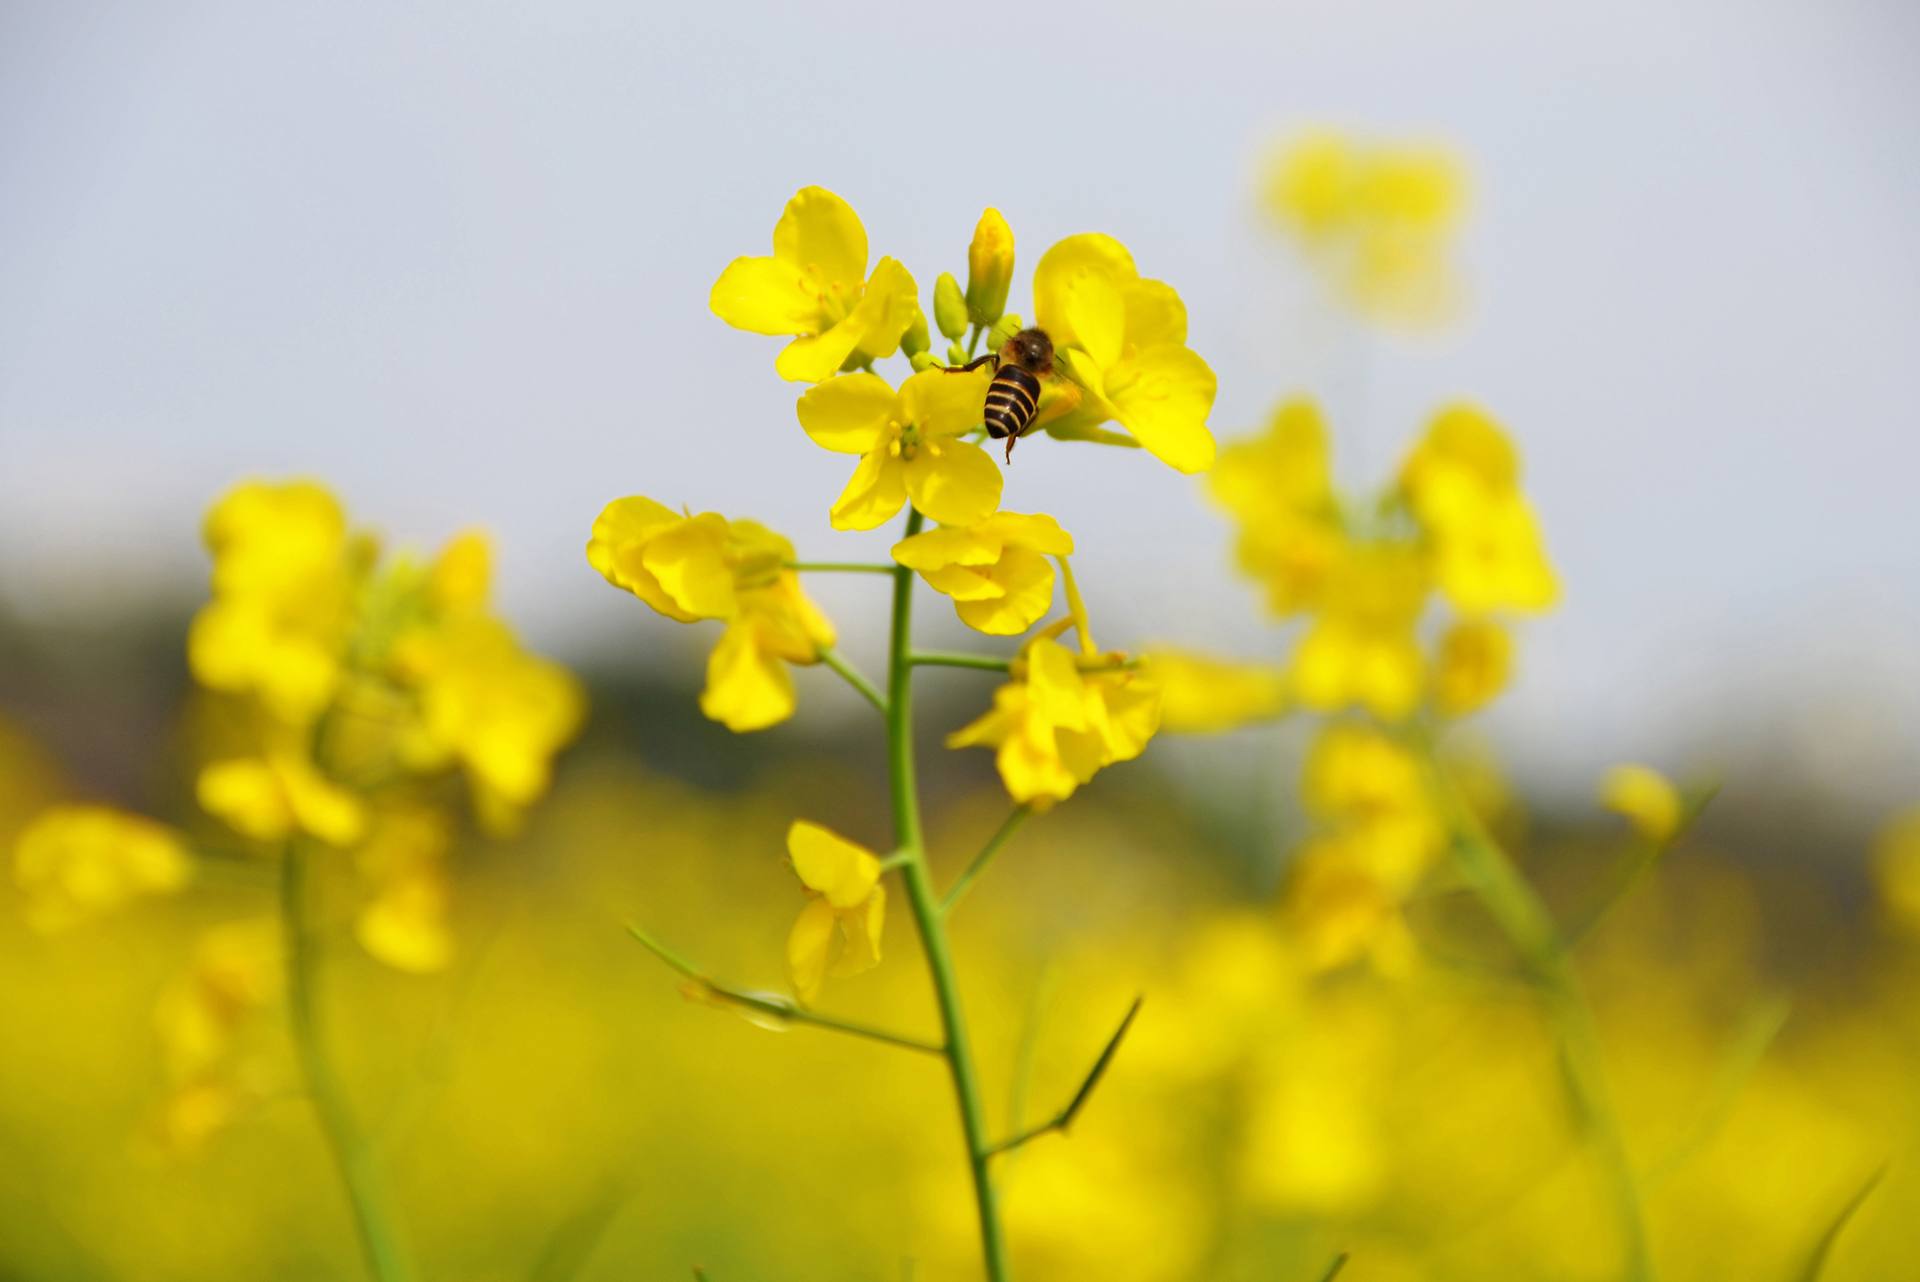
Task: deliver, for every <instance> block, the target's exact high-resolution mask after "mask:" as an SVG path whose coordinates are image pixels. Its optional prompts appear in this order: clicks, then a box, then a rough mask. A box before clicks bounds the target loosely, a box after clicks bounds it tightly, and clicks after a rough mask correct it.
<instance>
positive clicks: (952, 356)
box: [947, 340, 967, 365]
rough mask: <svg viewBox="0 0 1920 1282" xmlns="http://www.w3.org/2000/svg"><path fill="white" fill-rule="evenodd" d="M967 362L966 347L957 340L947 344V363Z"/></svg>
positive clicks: (959, 363) (962, 363)
mask: <svg viewBox="0 0 1920 1282" xmlns="http://www.w3.org/2000/svg"><path fill="white" fill-rule="evenodd" d="M966 363H967V349H966V347H965V346H964V345H962V344H961V343H960V342H959V341H957V340H956V341H954V342H952V343H949V344H947V364H949V365H965V364H966Z"/></svg>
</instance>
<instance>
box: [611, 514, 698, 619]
mask: <svg viewBox="0 0 1920 1282" xmlns="http://www.w3.org/2000/svg"><path fill="white" fill-rule="evenodd" d="M686 519H687V518H686V517H684V516H682V515H681V514H680V513H678V512H675V511H673V510H672V509H670V508H668V507H665V506H664V505H662V504H659V503H655V502H654V501H653V500H652V499H649V498H642V497H641V496H639V495H637V494H635V495H631V496H629V497H627V498H624V499H615V500H614V501H613V502H611V503H609V504H607V505H606V507H604V508H602V509H601V511H600V515H599V517H597V518H596V519H595V520H594V523H593V535H592V537H591V538H589V539H588V540H587V561H588V562H589V563H590V564H591V565H592V566H593V568H594V569H596V570H598V571H600V573H601V574H602V575H604V576H605V577H606V580H607V582H609V583H611V584H613V585H614V586H615V587H617V588H625V589H626V590H627V591H629V592H631V593H633V594H634V595H635V596H637V597H639V598H640V599H641V600H642V601H645V602H646V603H647V604H648V605H650V606H652V607H653V608H654V609H656V610H658V611H659V612H660V613H662V614H664V615H666V616H667V617H668V618H670V619H676V620H678V621H679V622H681V623H692V622H693V620H694V616H693V615H691V614H688V613H687V612H686V611H685V610H682V609H681V608H680V607H679V606H678V605H676V604H674V601H673V598H672V597H669V596H668V595H667V594H666V592H665V591H664V590H663V589H662V588H661V587H660V581H659V580H658V579H656V578H654V576H653V571H651V570H649V569H647V567H646V562H645V559H644V552H645V549H646V544H647V540H649V539H651V538H652V537H653V536H654V535H655V534H657V533H659V532H660V531H662V530H665V529H667V528H668V527H670V526H673V525H676V524H678V523H679V522H681V521H684V520H686Z"/></svg>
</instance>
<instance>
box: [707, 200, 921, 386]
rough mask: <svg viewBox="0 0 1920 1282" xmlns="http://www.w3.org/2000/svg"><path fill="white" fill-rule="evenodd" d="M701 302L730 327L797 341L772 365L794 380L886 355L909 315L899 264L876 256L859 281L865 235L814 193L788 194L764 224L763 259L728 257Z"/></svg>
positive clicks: (912, 309) (844, 207)
mask: <svg viewBox="0 0 1920 1282" xmlns="http://www.w3.org/2000/svg"><path fill="white" fill-rule="evenodd" d="M708 303H709V305H710V306H711V307H712V308H713V312H714V315H716V316H718V317H719V318H720V319H721V320H723V321H725V322H727V324H729V325H732V326H733V327H734V328H736V329H744V330H749V331H751V332H753V333H755V334H776V335H778V334H794V335H797V336H798V337H796V338H795V339H794V340H793V341H792V342H791V343H789V344H787V346H786V348H785V350H783V351H782V352H781V353H780V355H779V357H778V358H777V359H776V360H775V361H774V369H775V370H776V371H778V372H779V375H780V377H782V378H784V379H788V380H790V381H793V382H802V383H818V382H820V381H821V380H822V379H827V378H831V377H832V376H833V374H834V372H835V371H836V370H839V369H840V368H841V367H842V366H844V365H847V364H849V363H850V362H871V361H873V360H877V359H879V358H881V357H885V356H891V355H892V354H893V353H894V351H895V350H896V349H897V348H898V347H899V346H900V340H901V338H902V336H904V335H905V334H906V332H907V330H908V329H909V328H910V327H911V326H912V325H913V320H914V317H915V316H916V315H917V314H919V301H918V297H917V291H916V289H915V286H914V283H913V277H912V276H911V275H909V274H908V272H907V269H906V268H905V267H903V266H901V265H900V264H899V263H898V262H896V261H894V260H893V259H891V258H882V259H881V260H880V262H879V264H878V265H876V266H875V267H874V269H873V275H872V276H868V275H867V229H866V228H865V227H864V226H862V225H861V222H860V216H859V215H858V214H856V213H854V212H853V207H852V206H850V205H848V204H847V202H846V201H844V200H842V199H841V198H840V197H838V196H836V195H834V194H833V193H832V192H830V191H828V190H826V189H825V188H824V187H803V188H801V189H800V191H798V192H797V193H795V195H794V197H793V199H792V200H789V201H788V202H787V207H786V209H785V210H784V211H783V212H782V213H781V215H780V221H779V222H778V223H776V224H775V225H774V228H773V254H772V256H771V257H765V258H736V259H734V260H733V262H731V263H729V264H728V265H727V269H726V270H725V271H723V272H722V273H720V279H719V280H717V281H715V282H714V285H713V292H712V294H711V295H710V297H709V299H708Z"/></svg>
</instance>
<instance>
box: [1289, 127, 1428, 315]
mask: <svg viewBox="0 0 1920 1282" xmlns="http://www.w3.org/2000/svg"><path fill="white" fill-rule="evenodd" d="M1262 194H1263V197H1264V203H1265V205H1266V208H1267V211H1268V212H1269V214H1270V215H1272V216H1273V217H1274V218H1275V219H1276V220H1277V221H1278V222H1279V223H1280V224H1281V225H1282V226H1284V227H1285V228H1287V229H1288V230H1289V231H1291V232H1293V233H1294V234H1295V235H1297V236H1298V237H1299V239H1300V242H1301V245H1302V247H1303V248H1304V249H1305V250H1306V252H1307V254H1308V256H1309V258H1310V259H1311V261H1312V262H1313V263H1314V264H1315V266H1316V267H1318V268H1319V269H1320V270H1321V271H1322V273H1323V274H1324V275H1325V276H1326V277H1327V278H1328V279H1329V280H1330V282H1331V283H1332V285H1333V286H1334V288H1335V289H1336V290H1337V291H1338V292H1339V294H1340V295H1341V296H1342V297H1343V298H1345V299H1346V300H1347V301H1348V302H1349V303H1351V304H1352V305H1353V307H1354V308H1356V309H1357V310H1358V311H1360V312H1362V313H1363V314H1366V315H1369V316H1372V317H1374V318H1375V319H1377V320H1382V321H1388V322H1401V323H1406V324H1413V325H1420V324H1430V323H1433V322H1436V321H1441V320H1444V319H1446V318H1447V317H1448V316H1449V315H1450V314H1451V312H1452V311H1453V310H1454V307H1455V305H1456V301H1457V296H1458V294H1459V286H1458V284H1457V283H1456V281H1455V279H1454V274H1453V268H1452V265H1451V263H1450V262H1449V260H1448V251H1449V248H1450V242H1451V240H1452V238H1453V235H1454V232H1455V229H1456V228H1457V227H1458V225H1459V222H1460V218H1461V214H1462V212H1463V209H1464V207H1465V204H1466V184H1465V181H1464V178H1463V177H1462V175H1461V172H1460V165H1459V162H1458V161H1457V160H1456V159H1455V158H1454V157H1453V156H1452V155H1451V154H1449V153H1448V152H1446V151H1444V150H1442V149H1440V148H1437V147H1418V146H1403V145H1393V144H1386V145H1368V144H1362V143H1356V142H1354V141H1352V140H1350V139H1348V138H1345V137H1343V136H1341V135H1340V134H1337V133H1334V132H1332V131H1329V130H1318V131H1314V132H1312V133H1309V134H1307V135H1306V136H1304V137H1302V138H1300V139H1298V140H1296V141H1295V142H1293V143H1292V144H1291V145H1289V146H1288V147H1287V148H1286V149H1285V150H1284V151H1282V152H1281V153H1280V154H1279V155H1278V156H1277V157H1276V159H1275V161H1274V163H1273V165H1272V166H1271V168H1270V170H1269V172H1268V176H1267V179H1266V183H1265V188H1264V191H1263V193H1262Z"/></svg>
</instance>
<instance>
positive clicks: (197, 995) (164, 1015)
mask: <svg viewBox="0 0 1920 1282" xmlns="http://www.w3.org/2000/svg"><path fill="white" fill-rule="evenodd" d="M281 949H282V940H281V935H280V922H279V919H278V918H275V917H254V918H248V919H245V920H242V921H235V922H227V923H225V924H222V925H219V926H215V927H213V928H212V929H210V930H208V931H206V932H204V933H203V934H202V935H201V936H200V939H199V940H198V942H197V943H196V944H195V946H194V953H193V960H192V962H191V964H190V965H189V966H188V968H187V970H186V972H185V973H184V974H181V975H178V976H176V977H175V978H174V979H172V980H171V981H170V982H169V983H168V984H167V985H166V987H165V988H164V989H162V990H161V993H160V997H159V1000H158V1002H157V1003H156V1004H155V1007H154V1016H153V1018H154V1030H155V1032H156V1033H157V1034H158V1037H159V1042H160V1052H161V1063H162V1065H163V1066H164V1069H165V1073H166V1078H167V1082H168V1093H167V1097H166V1099H165V1101H164V1102H163V1104H162V1105H161V1108H160V1111H159V1114H158V1116H157V1117H156V1118H155V1119H154V1123H153V1130H154V1134H155V1138H156V1139H157V1140H158V1141H159V1142H160V1144H161V1145H162V1146H163V1147H164V1148H166V1149H168V1150H173V1151H181V1150H188V1149H192V1148H195V1147H197V1146H198V1145H199V1144H200V1143H202V1142H204V1141H205V1140H206V1139H207V1138H208V1137H210V1136H211V1135H212V1134H213V1133H214V1132H216V1131H218V1130H220V1129H221V1128H223V1127H225V1126H226V1125H228V1124H229V1123H230V1122H232V1121H233V1120H234V1119H235V1118H236V1117H237V1116H239V1115H240V1113H241V1112H242V1111H244V1109H245V1108H246V1107H247V1106H248V1105H249V1104H250V1103H252V1102H254V1101H255V1100H257V1099H259V1098H261V1097H263V1096H264V1095H265V1094H266V1093H267V1091H266V1089H265V1084H264V1083H263V1082H262V1081H261V1080H260V1079H261V1077H262V1072H261V1070H260V1067H259V1066H258V1064H257V1063H256V1060H257V1059H258V1058H259V1057H258V1055H257V1054H256V1052H255V1050H254V1048H253V1047H251V1046H250V1044H249V1043H250V1039H249V1037H248V1032H249V1030H250V1029H251V1028H253V1027H255V1026H256V1025H257V1024H258V1023H259V1020H260V1016H261V1014H262V1013H263V1012H264V1011H265V1010H266V1009H267V1008H268V1007H270V1006H272V1005H273V1004H274V1003H276V1002H277V1001H279V999H280V995H281V989H282V976H283V974H284V962H283V960H282V952H281Z"/></svg>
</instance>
